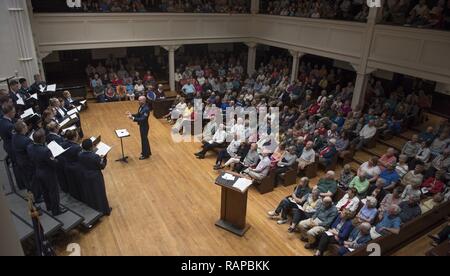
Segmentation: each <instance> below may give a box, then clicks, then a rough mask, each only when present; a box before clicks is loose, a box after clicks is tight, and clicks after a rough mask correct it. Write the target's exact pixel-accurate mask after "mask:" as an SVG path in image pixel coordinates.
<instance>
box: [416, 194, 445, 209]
mask: <svg viewBox="0 0 450 276" xmlns="http://www.w3.org/2000/svg"><path fill="white" fill-rule="evenodd" d="M442 203H444V195H443V194H441V193H438V194H435V195H434V196H433V197H431V198H429V199H427V200H424V201H422V202H421V203H420V210H421V212H422V214H425V213H426V212H429V211H430V210H432V209H433V208H435V207H437V206H439V205H441V204H442Z"/></svg>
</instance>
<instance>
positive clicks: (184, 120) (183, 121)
mask: <svg viewBox="0 0 450 276" xmlns="http://www.w3.org/2000/svg"><path fill="white" fill-rule="evenodd" d="M193 112H194V107H193V105H192V102H188V103H187V106H186V108H185V109H184V111H183V113H182V114H181V116H180V117H179V118H178V119H177V121H176V122H175V124H174V125H173V127H172V131H173V133H179V132H180V130H181V129H182V128H183V126H187V125H188V124H189V125H190V124H191V121H192V113H193Z"/></svg>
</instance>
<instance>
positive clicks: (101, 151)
mask: <svg viewBox="0 0 450 276" xmlns="http://www.w3.org/2000/svg"><path fill="white" fill-rule="evenodd" d="M111 149H112V147H110V146H108V145H107V144H105V143H103V142H100V143H98V144H97V148H96V152H95V153H96V154H97V155H99V156H106V155H107V154H108V153H109V152H110V151H111Z"/></svg>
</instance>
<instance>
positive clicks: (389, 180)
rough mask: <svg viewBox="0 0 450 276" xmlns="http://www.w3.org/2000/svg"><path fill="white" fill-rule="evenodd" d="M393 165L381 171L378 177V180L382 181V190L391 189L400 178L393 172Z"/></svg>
mask: <svg viewBox="0 0 450 276" xmlns="http://www.w3.org/2000/svg"><path fill="white" fill-rule="evenodd" d="M395 166H396V165H395V164H392V165H391V166H389V167H387V168H386V169H385V170H384V171H382V172H381V173H380V175H379V178H381V179H383V180H384V183H385V184H384V189H385V190H389V189H393V188H394V187H395V185H396V184H397V182H398V181H399V180H400V176H399V175H398V173H397V171H396V170H395Z"/></svg>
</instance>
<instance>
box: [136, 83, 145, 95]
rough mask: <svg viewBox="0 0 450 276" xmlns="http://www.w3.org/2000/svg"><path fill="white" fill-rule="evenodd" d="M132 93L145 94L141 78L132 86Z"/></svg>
mask: <svg viewBox="0 0 450 276" xmlns="http://www.w3.org/2000/svg"><path fill="white" fill-rule="evenodd" d="M134 94H135V95H136V96H137V97H139V96H142V95H144V94H145V86H144V85H143V84H142V80H139V81H138V83H136V85H135V86H134Z"/></svg>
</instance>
